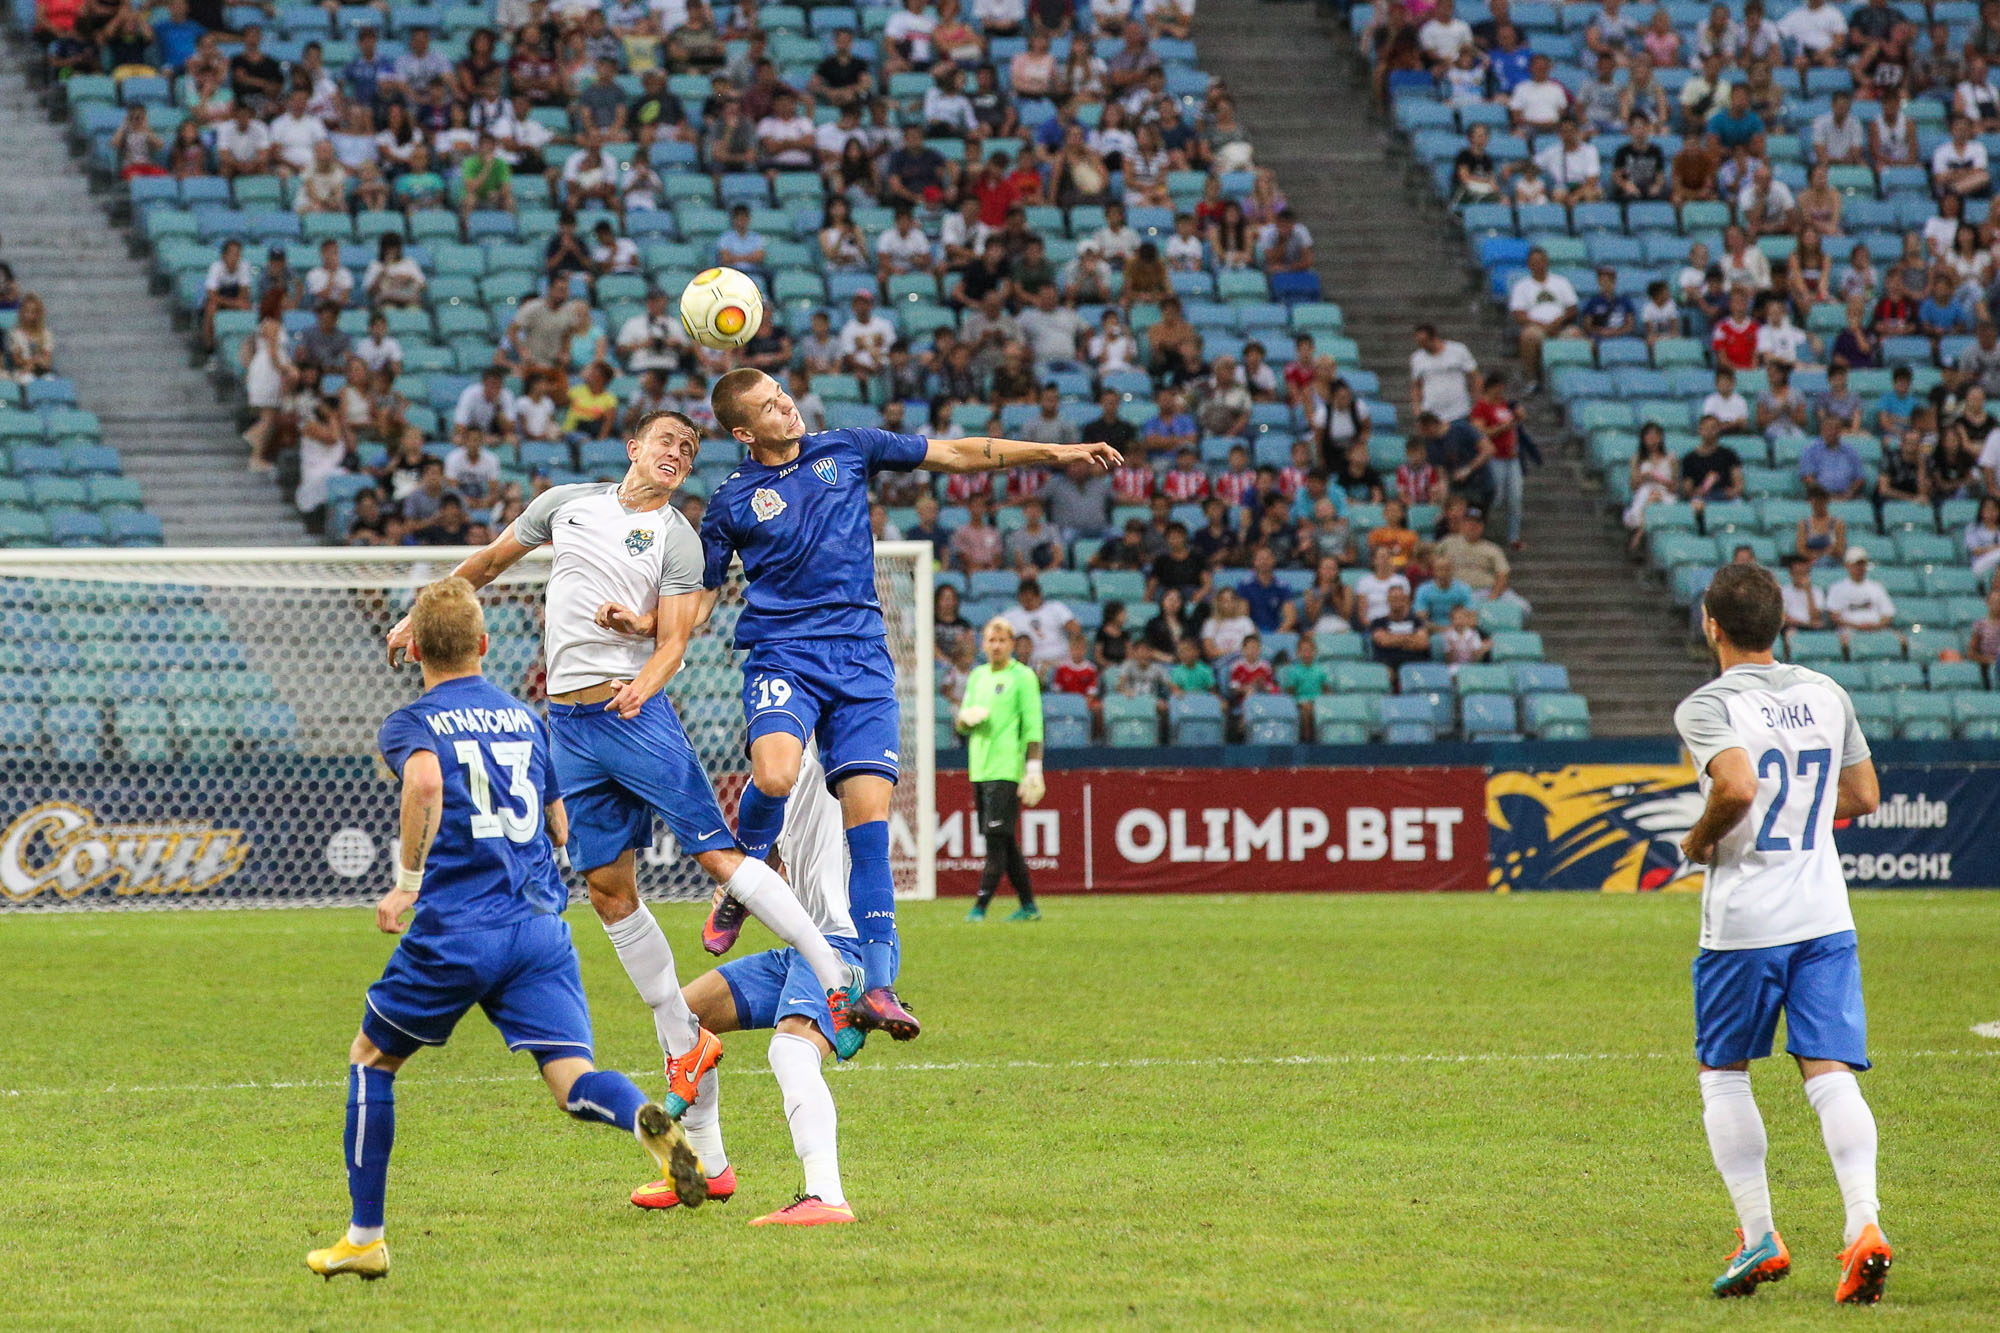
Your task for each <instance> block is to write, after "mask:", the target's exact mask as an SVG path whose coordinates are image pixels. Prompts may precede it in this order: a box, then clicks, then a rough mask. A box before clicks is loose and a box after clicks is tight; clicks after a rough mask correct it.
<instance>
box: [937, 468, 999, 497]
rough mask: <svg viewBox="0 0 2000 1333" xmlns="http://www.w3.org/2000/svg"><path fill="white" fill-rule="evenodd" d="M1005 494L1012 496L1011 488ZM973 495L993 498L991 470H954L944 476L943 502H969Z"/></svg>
mask: <svg viewBox="0 0 2000 1333" xmlns="http://www.w3.org/2000/svg"><path fill="white" fill-rule="evenodd" d="M1007 494H1008V495H1009V496H1012V495H1013V494H1014V492H1013V489H1012V488H1011V487H1010V488H1008V491H1007ZM974 496H980V497H982V498H984V499H986V500H989V501H990V500H991V499H992V498H993V474H992V473H991V472H954V473H952V474H951V475H950V476H949V477H947V478H945V483H944V502H945V503H946V504H951V505H962V504H971V503H972V498H973V497H974Z"/></svg>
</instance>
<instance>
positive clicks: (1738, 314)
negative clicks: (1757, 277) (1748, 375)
mask: <svg viewBox="0 0 2000 1333" xmlns="http://www.w3.org/2000/svg"><path fill="white" fill-rule="evenodd" d="M1757 332H1758V326H1757V321H1756V319H1755V318H1753V317H1752V316H1751V314H1750V289H1749V288H1748V287H1732V288H1730V290H1729V314H1728V315H1727V316H1726V317H1725V318H1723V319H1722V320H1720V321H1718V322H1717V323H1716V326H1715V331H1714V332H1713V333H1711V334H1709V337H1708V343H1709V346H1710V347H1712V348H1714V349H1715V363H1716V364H1717V365H1718V366H1729V367H1731V368H1732V369H1735V370H1750V369H1753V368H1755V366H1756V365H1757Z"/></svg>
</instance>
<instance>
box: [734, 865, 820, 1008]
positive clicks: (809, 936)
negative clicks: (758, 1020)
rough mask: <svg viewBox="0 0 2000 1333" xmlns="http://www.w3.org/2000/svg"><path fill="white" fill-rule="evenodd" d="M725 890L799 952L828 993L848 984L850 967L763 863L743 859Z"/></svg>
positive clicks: (785, 885)
mask: <svg viewBox="0 0 2000 1333" xmlns="http://www.w3.org/2000/svg"><path fill="white" fill-rule="evenodd" d="M722 887H723V889H724V890H725V891H726V892H727V893H728V894H729V896H730V897H732V898H734V899H735V900H736V901H737V902H739V903H742V904H743V906H744V909H745V910H747V911H748V912H749V913H750V915H751V916H754V917H756V918H757V919H758V920H759V921H762V922H763V923H764V924H765V925H767V926H769V927H770V928H771V933H772V934H773V935H776V936H777V937H778V938H779V939H781V940H783V941H784V942H785V943H787V944H789V945H791V946H792V947H793V948H794V949H797V950H798V951H799V956H800V957H801V958H804V959H805V960H806V966H807V967H810V968H811V969H812V970H813V975H814V976H815V977H818V978H819V984H820V985H821V986H822V987H824V988H825V989H827V990H832V989H834V988H835V987H836V986H845V985H846V984H847V964H845V963H843V962H842V961H841V960H840V955H839V954H837V953H835V952H834V951H833V946H832V945H831V944H828V943H827V942H826V936H824V935H822V934H820V930H819V927H818V926H815V925H814V924H813V919H812V918H811V917H810V916H808V915H806V909H805V908H804V907H802V906H800V904H799V900H798V898H797V897H795V896H794V895H793V893H792V887H791V885H789V884H787V883H785V881H784V880H782V879H780V878H779V877H778V872H777V871H775V870H773V869H771V867H769V866H767V865H765V864H764V863H763V862H762V861H753V860H751V859H750V858H749V857H747V856H746V857H744V858H743V864H742V865H740V866H738V867H737V868H736V873H735V874H733V875H731V876H730V877H729V882H728V883H727V884H725V885H723V886H722Z"/></svg>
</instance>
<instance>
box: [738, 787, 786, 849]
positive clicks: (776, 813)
mask: <svg viewBox="0 0 2000 1333" xmlns="http://www.w3.org/2000/svg"><path fill="white" fill-rule="evenodd" d="M785 800H786V798H785V797H783V796H766V795H765V794H764V793H763V791H762V789H760V788H759V787H758V786H757V784H756V783H754V782H750V783H745V784H744V787H743V796H742V798H741V799H740V800H738V801H737V803H736V845H737V846H738V847H740V848H742V849H743V854H744V855H745V856H747V857H750V858H751V859H753V860H757V861H761V860H763V859H764V858H765V857H767V856H769V855H770V854H771V844H772V843H774V842H776V841H777V840H778V833H779V831H780V830H782V829H783V828H784V827H785Z"/></svg>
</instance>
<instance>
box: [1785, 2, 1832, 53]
mask: <svg viewBox="0 0 2000 1333" xmlns="http://www.w3.org/2000/svg"><path fill="white" fill-rule="evenodd" d="M1778 31H1779V33H1781V34H1782V35H1783V36H1784V39H1785V40H1786V41H1788V42H1790V43H1791V44H1792V45H1793V46H1795V47H1797V48H1798V49H1800V50H1802V51H1809V52H1813V53H1815V54H1817V53H1818V52H1821V51H1824V50H1826V49H1827V48H1828V47H1830V46H1833V45H1834V44H1835V43H1837V42H1842V41H1845V40H1846V39H1847V20H1846V19H1844V18H1842V17H1841V14H1840V11H1839V10H1838V9H1835V8H1834V7H1833V6H1832V5H1830V4H1828V5H1821V6H1820V7H1819V8H1818V9H1811V8H1808V7H1806V6H1804V5H1801V6H1800V7H1799V8H1797V9H1794V10H1793V11H1792V12H1791V13H1789V14H1787V15H1785V16H1784V17H1783V18H1781V19H1779V20H1778Z"/></svg>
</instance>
